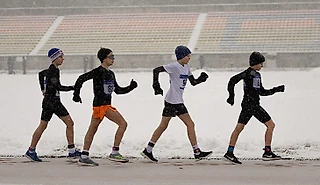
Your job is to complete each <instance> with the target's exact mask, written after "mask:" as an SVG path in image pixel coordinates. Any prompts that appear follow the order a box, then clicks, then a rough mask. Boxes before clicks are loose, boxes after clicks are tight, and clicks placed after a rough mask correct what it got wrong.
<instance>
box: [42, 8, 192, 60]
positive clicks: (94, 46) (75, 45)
mask: <svg viewBox="0 0 320 185" xmlns="http://www.w3.org/2000/svg"><path fill="white" fill-rule="evenodd" d="M197 17H198V14H190V13H188V14H171V13H170V14H127V15H71V16H66V17H65V18H64V20H63V21H62V23H61V24H60V25H59V27H58V28H57V30H56V31H55V32H54V33H53V35H52V36H51V38H50V39H49V40H48V42H47V43H46V44H45V46H44V47H43V48H42V49H41V51H40V53H45V52H46V51H47V50H48V49H49V48H50V47H52V46H56V45H59V47H60V48H62V49H63V50H64V51H66V52H68V53H72V54H76V53H82V54H85V53H91V54H92V53H96V52H97V50H98V49H99V48H100V47H109V48H112V49H113V50H114V51H115V52H117V53H159V52H164V53H166V52H170V53H172V48H174V47H175V46H176V45H178V44H184V45H186V44H188V41H189V39H190V36H191V33H192V30H193V28H194V25H195V22H196V20H197Z"/></svg>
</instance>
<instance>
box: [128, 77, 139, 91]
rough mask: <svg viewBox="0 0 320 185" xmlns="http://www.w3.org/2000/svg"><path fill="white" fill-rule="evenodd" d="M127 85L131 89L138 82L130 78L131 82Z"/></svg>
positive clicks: (136, 85)
mask: <svg viewBox="0 0 320 185" xmlns="http://www.w3.org/2000/svg"><path fill="white" fill-rule="evenodd" d="M129 87H130V89H131V90H133V89H134V88H137V87H138V83H137V82H136V81H134V80H133V79H132V80H131V82H130V85H129Z"/></svg>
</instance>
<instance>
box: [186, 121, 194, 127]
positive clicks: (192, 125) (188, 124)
mask: <svg viewBox="0 0 320 185" xmlns="http://www.w3.org/2000/svg"><path fill="white" fill-rule="evenodd" d="M186 126H187V128H188V129H193V128H194V122H193V121H191V122H189V123H186Z"/></svg>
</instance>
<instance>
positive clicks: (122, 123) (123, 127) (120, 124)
mask: <svg viewBox="0 0 320 185" xmlns="http://www.w3.org/2000/svg"><path fill="white" fill-rule="evenodd" d="M127 126H128V123H127V122H126V121H122V122H120V123H119V128H121V129H123V130H126V129H127Z"/></svg>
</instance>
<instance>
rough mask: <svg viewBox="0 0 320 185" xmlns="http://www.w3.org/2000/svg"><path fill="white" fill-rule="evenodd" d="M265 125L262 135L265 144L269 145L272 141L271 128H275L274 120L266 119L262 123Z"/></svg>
mask: <svg viewBox="0 0 320 185" xmlns="http://www.w3.org/2000/svg"><path fill="white" fill-rule="evenodd" d="M264 124H265V125H266V127H267V130H266V133H265V136H264V140H265V146H271V142H272V135H273V130H274V128H275V124H274V122H273V121H272V119H271V120H269V121H267V122H265V123H264Z"/></svg>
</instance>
